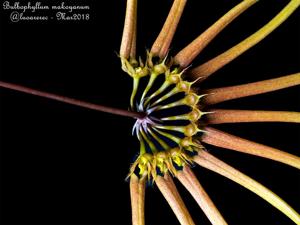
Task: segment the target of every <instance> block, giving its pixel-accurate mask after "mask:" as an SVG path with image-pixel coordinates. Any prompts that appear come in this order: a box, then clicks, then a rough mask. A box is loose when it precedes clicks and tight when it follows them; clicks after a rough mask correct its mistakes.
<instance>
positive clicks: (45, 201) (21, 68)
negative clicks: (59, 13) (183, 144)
mask: <svg viewBox="0 0 300 225" xmlns="http://www.w3.org/2000/svg"><path fill="white" fill-rule="evenodd" d="M66 2H67V1H66ZM238 2H239V1H230V2H228V1H224V0H214V1H197V0H193V1H188V3H187V6H186V9H185V13H184V15H183V17H182V20H181V22H180V25H179V29H178V32H177V33H176V36H175V39H174V42H173V43H172V46H171V48H172V50H171V55H173V54H175V53H176V52H177V51H179V50H180V49H181V48H182V47H184V46H185V45H186V44H188V43H189V41H191V40H193V38H195V37H196V36H197V35H198V34H199V33H200V32H202V31H204V30H205V29H206V28H207V27H208V26H209V25H210V24H212V23H213V22H214V21H216V20H217V19H218V18H219V17H221V16H222V15H223V14H224V13H225V12H226V11H228V10H229V9H230V8H232V7H233V6H234V5H235V4H237V3H238ZM287 2H288V1H287V0H280V1H260V2H259V3H257V4H256V5H254V6H253V7H251V8H250V9H249V10H248V11H247V12H245V13H244V14H243V15H241V16H240V17H239V19H237V20H235V22H233V23H232V24H231V25H230V26H229V27H228V28H227V29H226V30H224V31H223V32H222V33H221V35H219V36H218V38H217V39H215V41H214V42H213V43H212V44H211V45H209V47H207V49H206V50H205V51H204V52H203V54H202V55H201V56H200V57H198V58H197V60H196V61H195V62H194V63H193V65H198V64H199V63H200V62H204V61H205V60H207V59H209V58H211V57H213V56H215V55H217V54H218V53H221V52H223V51H224V50H226V49H227V48H229V47H231V46H232V45H234V44H235V43H238V42H239V41H240V40H242V39H243V38H245V37H247V36H248V35H249V34H251V33H252V32H254V31H255V30H256V29H258V28H259V27H261V26H262V25H263V24H264V23H265V22H267V21H268V19H270V18H271V17H272V16H274V15H275V14H276V12H278V11H279V10H280V9H281V8H282V7H283V6H284V5H285V4H287ZM50 3H51V2H48V4H50ZM68 3H72V4H78V3H82V4H84V5H85V4H86V5H89V6H90V8H91V10H90V12H89V13H90V17H91V19H90V20H89V21H69V22H68V21H67V22H61V21H48V22H45V21H44V22H43V21H23V22H19V23H12V22H10V19H9V12H8V11H3V9H1V10H2V12H1V31H0V32H1V80H3V81H7V82H13V83H16V84H21V85H25V86H28V87H32V88H36V89H40V90H44V91H49V92H53V93H57V94H61V95H66V96H70V97H74V98H78V99H81V100H86V101H89V102H93V103H98V104H104V105H109V106H114V107H118V108H123V109H126V108H127V107H128V100H129V96H130V91H131V79H130V78H129V77H128V76H127V75H126V74H124V73H123V72H122V71H121V69H120V62H119V59H118V57H117V54H116V52H118V50H119V45H120V39H121V34H122V26H123V19H124V12H125V1H124V0H114V1H96V0H94V1H81V2H79V1H75V0H73V1H69V2H68ZM171 3H172V1H171V0H168V1H160V0H155V1H154V0H151V1H150V0H148V1H139V8H138V50H139V54H140V55H142V56H144V55H145V49H146V48H150V47H151V45H152V43H153V41H154V40H155V38H156V35H157V34H158V32H159V30H160V28H161V26H162V24H163V22H164V19H165V17H166V15H167V13H168V10H169V8H170V6H171ZM299 12H300V11H299V10H297V11H296V13H294V14H293V15H292V16H291V17H290V19H289V20H288V21H286V22H285V23H284V24H283V25H282V26H280V28H279V29H277V30H276V31H275V32H273V34H272V35H270V36H268V37H267V38H266V39H265V40H264V41H262V42H261V43H260V44H258V45H257V46H255V47H254V48H252V49H251V50H249V51H247V52H246V53H245V54H243V55H242V56H241V57H239V58H238V59H236V60H235V61H234V62H232V63H230V64H229V65H227V66H226V67H224V68H223V69H221V70H220V71H218V72H217V73H215V75H214V76H213V77H211V78H209V80H207V83H205V84H203V85H204V87H220V86H226V85H233V84H242V83H246V82H253V81H259V80H264V79H269V78H274V77H279V76H282V75H287V74H291V73H295V72H298V71H299V67H300V65H299V64H300V43H299V40H300V32H299V18H300V17H299ZM0 94H1V102H0V107H1V110H0V123H1V124H0V125H1V126H0V129H1V136H0V138H1V139H0V141H1V142H0V144H1V145H0V148H1V181H0V182H1V199H0V202H1V214H0V218H1V219H0V221H1V224H130V222H131V216H130V198H129V188H128V183H127V182H126V181H125V180H124V179H125V177H126V175H127V172H128V168H129V165H130V163H131V162H132V160H133V158H134V156H135V155H136V154H137V152H138V142H137V140H136V138H135V137H132V136H131V127H132V125H133V123H134V121H133V120H132V119H128V118H125V117H119V116H114V115H110V114H105V113H101V112H96V111H91V110H88V109H84V108H79V107H76V106H70V105H66V104H63V103H59V102H55V101H52V100H47V99H43V98H40V97H35V96H30V95H27V94H22V93H17V92H15V91H10V90H4V89H1V90H0ZM299 103H300V91H299V87H293V88H289V89H286V90H281V91H277V92H273V93H268V94H264V95H260V96H255V97H248V98H245V99H241V100H235V101H231V102H227V103H224V104H220V105H219V106H218V107H219V108H236V109H265V110H290V111H300V104H299ZM215 127H218V128H220V129H222V130H225V131H228V132H230V133H232V134H236V135H239V136H241V137H244V138H248V139H251V140H254V141H257V142H260V143H264V144H266V145H270V146H273V147H276V148H279V149H283V150H285V151H287V152H290V153H293V154H295V155H300V153H299V146H300V138H299V136H300V135H299V132H300V130H299V125H297V124H280V123H272V124H270V123H265V124H258V123H252V124H233V125H222V126H215ZM207 148H208V149H209V150H210V151H211V153H213V154H214V155H216V156H218V157H219V158H221V159H223V160H224V161H226V162H228V163H229V164H231V165H233V166H234V167H236V168H238V169H240V170H241V171H242V172H245V173H246V174H248V175H249V176H251V177H253V178H255V179H256V180H257V181H259V182H261V183H262V184H264V185H266V186H267V187H268V188H270V189H271V190H273V191H274V192H275V193H277V194H278V195H279V196H281V197H282V198H283V199H285V200H286V201H287V202H288V203H289V204H290V205H291V206H293V207H294V208H295V209H296V210H297V211H300V192H299V190H300V181H299V179H300V176H299V172H298V171H297V170H296V169H294V168H291V167H289V166H286V165H283V164H280V163H276V162H272V161H269V160H266V159H261V158H256V157H254V156H249V155H244V154H241V153H237V152H232V151H226V150H223V149H217V148H214V147H212V146H207ZM194 171H195V173H196V174H197V176H198V177H199V179H200V181H201V183H202V184H203V186H204V188H205V189H206V190H207V192H208V194H209V195H210V196H211V198H212V200H213V201H214V202H215V204H216V206H217V207H218V208H219V210H220V211H221V212H222V213H223V215H224V217H225V218H226V220H227V222H228V223H229V224H233V225H234V224H249V225H250V224H252V225H254V224H278V225H279V224H284V225H288V224H292V222H291V221H290V220H289V219H288V218H287V217H285V216H284V215H283V214H282V213H280V212H279V211H278V210H277V209H275V208H273V207H272V206H270V205H269V204H268V203H266V202H265V201H263V200H262V199H261V198H259V197H257V196H256V195H254V194H253V193H252V192H250V191H248V190H246V189H244V188H242V187H240V186H239V185H237V184H235V183H233V182H231V181H229V180H228V179H226V178H223V177H221V176H219V175H217V174H214V173H213V172H210V171H207V170H206V169H203V168H199V167H196V168H194ZM178 189H179V191H180V193H182V196H183V198H184V200H185V202H186V203H187V205H188V208H189V209H190V211H191V214H192V216H193V218H194V220H195V222H196V224H209V222H208V220H207V219H206V218H205V216H204V215H203V213H202V212H201V210H200V209H199V208H198V206H197V205H196V203H195V202H194V201H193V199H192V198H191V197H190V196H189V194H188V193H187V192H186V191H185V190H184V188H182V186H180V185H179V184H178ZM145 211H146V222H147V224H161V225H164V224H165V225H167V224H178V222H177V220H176V218H175V216H174V215H173V213H172V211H171V210H170V208H169V206H168V204H167V203H166V201H165V200H164V199H163V197H162V195H161V194H160V193H159V191H158V190H157V187H156V186H155V185H154V186H153V187H151V186H150V187H148V188H147V191H146V209H145Z"/></svg>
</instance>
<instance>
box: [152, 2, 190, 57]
mask: <svg viewBox="0 0 300 225" xmlns="http://www.w3.org/2000/svg"><path fill="white" fill-rule="evenodd" d="M186 1H187V0H174V3H173V5H172V8H171V10H170V12H169V15H168V17H167V19H166V21H165V24H164V25H163V28H162V29H161V31H160V33H159V35H158V37H157V39H156V40H155V42H154V43H153V45H152V48H151V53H153V55H154V56H159V57H160V58H161V59H163V58H165V57H166V55H167V53H168V51H169V47H170V44H171V41H172V39H173V36H174V34H175V31H176V28H177V25H178V23H179V20H180V17H181V15H182V12H183V9H184V6H185V4H186Z"/></svg>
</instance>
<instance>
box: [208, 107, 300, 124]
mask: <svg viewBox="0 0 300 225" xmlns="http://www.w3.org/2000/svg"><path fill="white" fill-rule="evenodd" d="M209 111H211V112H212V113H208V114H207V115H206V117H207V119H208V124H221V123H244V122H246V123H248V122H286V123H300V112H287V111H263V110H230V109H212V110H209Z"/></svg>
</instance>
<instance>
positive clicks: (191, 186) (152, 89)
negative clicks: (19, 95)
mask: <svg viewBox="0 0 300 225" xmlns="http://www.w3.org/2000/svg"><path fill="white" fill-rule="evenodd" d="M137 3H138V1H137V0H127V5H126V16H125V21H124V30H123V35H122V41H121V46H120V51H119V54H118V56H119V59H120V61H121V68H122V70H123V71H124V72H126V73H127V74H128V75H129V76H128V77H129V78H130V79H132V86H131V87H130V88H131V89H132V92H131V94H130V97H129V108H128V110H126V109H118V108H114V107H108V106H103V105H99V104H93V103H88V102H85V101H80V100H76V99H74V98H68V97H64V96H60V95H56V94H51V93H48V92H44V91H39V90H35V89H32V88H28V87H25V86H21V85H17V84H12V83H8V82H4V81H1V82H0V86H1V87H2V88H6V89H11V90H16V91H19V92H25V93H29V94H32V95H36V96H41V97H46V98H50V99H54V100H57V101H61V102H65V103H68V104H73V105H77V106H81V107H84V108H89V109H93V110H98V111H101V112H106V113H111V114H115V115H121V116H125V117H131V118H134V119H135V123H134V125H133V127H132V131H131V132H132V134H133V136H135V137H136V139H137V140H138V142H139V150H138V154H137V155H136V157H135V159H134V160H133V161H132V162H131V164H130V162H128V165H129V164H130V166H129V172H128V175H127V178H126V180H127V181H128V182H129V187H130V198H131V209H132V224H134V225H143V224H145V215H146V216H147V211H146V213H145V211H144V208H145V207H144V205H145V197H146V198H147V196H146V195H145V191H146V189H147V188H146V186H147V184H148V186H154V187H155V188H156V187H157V188H156V190H159V191H160V192H161V193H162V195H163V197H164V198H165V199H166V201H167V202H168V204H169V205H170V208H171V209H172V211H173V212H174V214H175V216H176V217H177V219H178V221H179V223H180V224H183V225H191V224H198V222H197V223H196V222H194V220H193V219H192V216H191V215H190V212H189V210H188V204H187V206H186V202H184V200H183V199H182V197H181V195H180V193H179V191H178V190H177V188H176V186H175V183H174V179H176V180H177V181H176V182H178V183H181V184H182V186H183V187H185V188H186V190H187V192H189V193H190V194H191V196H192V197H193V198H194V200H195V202H196V203H197V204H198V205H199V207H200V208H201V210H202V211H203V212H204V214H205V215H206V216H207V218H208V220H209V221H210V223H211V224H227V222H226V216H224V217H223V216H222V212H220V211H219V210H218V209H217V207H218V205H215V204H214V203H213V201H212V200H211V198H210V196H209V195H208V194H207V192H206V190H205V189H204V188H203V186H202V185H201V183H202V182H201V180H199V179H198V178H197V176H196V175H195V174H194V172H193V171H192V170H194V169H195V170H197V167H198V165H199V166H201V167H204V168H206V169H208V170H211V171H213V172H215V173H217V174H219V175H221V176H224V177H226V178H228V179H229V180H232V181H234V182H235V183H237V184H239V185H241V186H243V187H244V188H246V189H248V190H250V191H252V192H253V193H255V194H256V195H258V196H259V197H261V198H262V199H264V200H265V201H267V202H268V203H270V204H271V205H272V206H274V207H275V208H277V209H278V210H280V211H281V212H282V213H283V214H285V215H286V216H287V217H288V218H289V219H290V220H291V221H293V222H294V223H296V224H300V216H299V214H298V213H297V212H296V210H294V209H293V208H292V207H291V206H290V205H289V204H288V203H287V202H285V201H284V200H283V199H281V198H280V197H279V196H277V195H276V194H275V193H274V192H272V191H271V190H269V189H268V188H267V187H265V186H264V185H262V184H260V183H259V182H257V181H255V180H254V179H252V178H251V177H249V176H247V175H245V174H244V173H242V172H241V171H239V170H238V169H236V168H234V167H232V166H231V165H229V164H227V163H225V162H224V161H223V160H220V159H219V158H218V157H216V156H214V152H213V151H210V148H211V146H217V147H220V148H222V149H229V150H233V151H237V152H242V153H246V154H249V157H250V155H252V156H251V157H255V156H258V157H263V158H266V159H271V160H274V161H277V162H280V163H283V164H286V166H291V167H294V168H295V169H300V158H299V157H298V156H296V155H293V154H290V153H287V152H285V151H283V150H280V149H277V148H275V147H274V146H272V147H271V146H267V145H264V144H262V143H257V142H254V141H251V140H248V139H245V138H242V137H238V136H236V135H233V134H230V133H228V132H224V131H222V130H220V129H218V128H216V127H215V125H216V124H230V123H232V124H235V125H236V126H239V128H240V129H243V124H242V123H257V122H260V123H261V122H268V123H269V122H276V123H278V122H280V123H299V122H300V113H299V112H294V111H282V110H281V111H279V110H276V111H274V110H264V109H257V108H253V109H251V110H249V109H230V108H229V109H228V108H226V109H224V108H223V107H220V108H219V107H218V105H219V103H223V102H227V101H232V102H234V101H235V100H236V99H239V98H244V97H250V96H254V95H260V94H264V93H268V92H274V91H279V90H282V89H285V88H289V87H293V86H296V85H299V84H300V73H297V71H295V72H294V73H291V74H285V75H282V76H279V75H278V74H277V75H276V74H275V76H276V77H275V78H271V79H265V80H253V81H252V82H248V83H238V84H234V85H231V86H230V85H226V86H225V87H214V88H208V89H206V88H204V89H203V88H201V87H202V85H204V84H205V82H209V81H210V79H211V76H212V77H213V76H214V75H216V76H224V77H226V75H222V69H223V67H226V65H227V64H229V63H230V62H232V61H234V60H235V59H236V58H238V57H239V56H240V55H242V54H243V53H245V52H247V51H248V50H249V49H251V48H252V47H254V46H255V45H256V44H258V43H260V42H261V41H262V42H263V41H265V40H264V39H265V38H266V37H267V36H269V35H270V34H271V33H272V32H273V31H274V30H275V29H277V28H278V27H279V28H278V29H280V27H281V26H284V22H285V21H286V20H287V19H288V18H289V17H290V15H292V14H293V13H294V12H295V11H296V10H297V8H298V6H299V5H300V1H299V0H291V1H289V2H287V3H286V5H285V6H284V7H283V8H282V9H281V10H280V11H279V12H278V13H277V14H276V15H275V16H274V17H273V18H270V19H269V21H267V22H266V23H265V24H264V25H262V26H261V28H259V29H258V30H256V31H254V32H253V33H252V34H250V35H249V36H248V37H246V38H245V39H243V40H242V41H240V42H238V43H235V44H234V45H233V46H231V47H230V48H229V49H227V50H225V51H224V52H222V53H221V54H218V55H217V56H214V57H212V58H210V59H209V60H207V61H206V62H203V63H200V64H199V65H198V64H197V63H193V62H194V61H195V60H196V58H197V57H199V55H201V53H202V51H204V52H205V48H206V47H207V46H208V45H213V43H211V42H212V41H213V40H214V39H215V38H216V37H217V36H218V35H219V34H220V35H221V33H222V31H223V30H224V29H225V28H227V26H228V27H230V24H231V23H232V22H233V21H235V20H236V19H238V18H239V17H240V16H242V15H243V14H244V13H246V11H247V9H250V8H251V7H253V5H256V4H259V2H258V3H257V1H256V0H243V1H241V2H240V3H239V4H237V5H235V6H234V7H233V8H231V9H230V10H229V11H227V12H226V13H225V14H224V15H223V16H222V17H221V18H219V19H218V20H217V21H216V22H214V23H213V24H212V25H211V26H209V27H208V28H207V29H206V30H204V31H203V32H199V36H197V37H195V39H194V40H193V41H192V42H190V43H188V44H186V46H184V47H183V48H182V49H175V46H174V47H172V49H170V46H171V44H172V40H173V38H174V35H175V32H176V30H177V26H178V24H179V21H180V18H181V17H182V15H183V13H184V8H185V7H186V5H187V4H189V2H188V1H187V0H174V1H173V4H172V6H171V8H170V11H169V14H168V16H167V18H166V20H165V22H164V24H163V27H162V29H161V31H160V32H159V34H158V36H157V38H156V39H155V40H154V42H153V45H152V46H151V48H149V49H147V50H146V51H145V54H144V55H141V56H139V55H137V50H136V43H137V42H136V39H137V37H138V34H139V32H138V30H137V14H138V6H137ZM157 10H162V9H157ZM199 10H200V9H199ZM202 10H205V9H202ZM282 23H283V25H281V24H282ZM280 25H281V26H280ZM182 26H184V24H182ZM283 44H284V43H283ZM175 50H178V51H177V52H176V51H175ZM171 53H172V54H171ZM282 57H284V56H282ZM219 70H220V71H219ZM110 76H114V75H113V74H110ZM116 79H117V78H116ZM128 88H129V87H128ZM266 104H267V103H266ZM124 119H126V118H124ZM280 132H283V133H284V131H282V130H281V131H280ZM117 135H122V134H117ZM116 140H117V139H116ZM124 149H126V146H124ZM124 149H122V151H124ZM224 151H225V150H224ZM106 153H107V152H104V153H103V157H104V158H108V157H109V156H108V155H105V154H106ZM131 153H132V151H130V154H131ZM133 154H134V153H133ZM236 154H239V153H236ZM295 154H297V152H295ZM277 162H274V163H277ZM196 165H197V167H196V168H193V167H195V166H196ZM114 166H116V165H114ZM112 178H113V179H115V177H113V176H112ZM208 192H209V190H208ZM149 201H151V199H150V200H149ZM253 214H254V216H255V212H253ZM270 220H272V218H270ZM146 224H147V223H146Z"/></svg>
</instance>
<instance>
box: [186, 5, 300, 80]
mask: <svg viewBox="0 0 300 225" xmlns="http://www.w3.org/2000/svg"><path fill="white" fill-rule="evenodd" d="M299 5H300V0H291V1H290V2H289V3H288V4H287V5H286V6H285V7H284V8H283V9H282V10H281V11H280V12H279V13H278V14H277V15H276V16H275V17H274V18H273V19H272V20H270V21H269V22H268V23H267V24H266V25H264V26H263V27H262V28H261V29H259V30H258V31H257V32H255V33H254V34H252V35H250V36H249V37H248V38H246V39H245V40H243V41H242V42H240V43H239V44H237V45H235V46H234V47H232V48H230V49H229V50H227V51H225V52H224V53H222V54H220V55H218V56H216V57H215V58H213V59H211V60H209V61H208V62H206V63H204V64H202V65H200V66H198V67H196V68H194V69H193V70H192V71H190V75H191V76H192V77H193V78H195V79H196V78H198V77H201V78H202V79H201V80H204V79H205V78H206V77H208V76H210V75H211V74H213V73H214V72H216V71H217V70H219V69H220V68H222V67H223V66H225V65H226V64H228V63H229V62H231V61H232V60H234V59H235V58H237V57H238V56H240V55H241V54H243V53H244V52H245V51H247V50H248V49H250V48H251V47H253V46H255V45H256V44H257V43H259V42H260V41H261V40H263V39H264V38H265V37H266V36H268V35H269V34H270V33H271V32H272V31H274V30H275V29H276V28H277V27H278V26H279V25H280V24H282V23H283V22H284V21H285V20H286V19H287V18H288V17H289V16H290V15H291V14H292V13H293V12H294V11H295V10H296V9H297V8H298V6H299Z"/></svg>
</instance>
